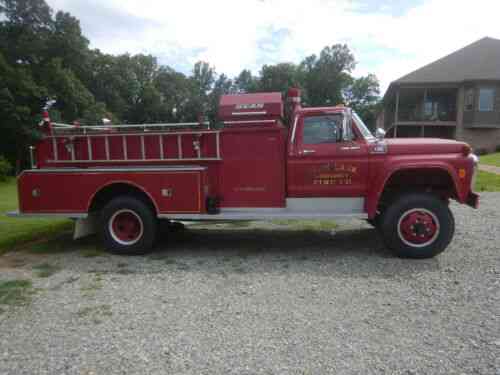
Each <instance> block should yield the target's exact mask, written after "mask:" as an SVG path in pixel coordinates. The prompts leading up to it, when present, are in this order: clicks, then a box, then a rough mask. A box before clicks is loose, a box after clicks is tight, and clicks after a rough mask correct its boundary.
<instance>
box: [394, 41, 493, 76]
mask: <svg viewBox="0 0 500 375" xmlns="http://www.w3.org/2000/svg"><path fill="white" fill-rule="evenodd" d="M475 80H500V40H499V39H493V38H488V37H486V38H483V39H480V40H478V41H476V42H474V43H472V44H469V45H468V46H466V47H464V48H462V49H459V50H458V51H455V52H453V53H451V54H450V55H448V56H445V57H443V58H441V59H439V60H437V61H434V62H433V63H430V64H428V65H425V66H424V67H422V68H420V69H417V70H415V71H414V72H411V73H409V74H407V75H405V76H403V77H401V78H399V79H398V80H396V81H394V82H393V84H400V83H403V84H404V83H448V82H463V81H475Z"/></svg>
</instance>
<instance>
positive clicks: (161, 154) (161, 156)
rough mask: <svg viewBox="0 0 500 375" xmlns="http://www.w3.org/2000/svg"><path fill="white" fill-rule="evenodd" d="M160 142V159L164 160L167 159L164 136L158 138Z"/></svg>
mask: <svg viewBox="0 0 500 375" xmlns="http://www.w3.org/2000/svg"><path fill="white" fill-rule="evenodd" d="M158 142H160V159H161V160H163V159H165V154H164V151H163V136H162V135H160V136H158Z"/></svg>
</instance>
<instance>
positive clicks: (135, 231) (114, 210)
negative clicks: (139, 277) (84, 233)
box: [101, 196, 157, 255]
mask: <svg viewBox="0 0 500 375" xmlns="http://www.w3.org/2000/svg"><path fill="white" fill-rule="evenodd" d="M156 226H157V220H156V217H155V215H154V212H153V210H152V209H151V208H150V207H148V205H146V204H145V203H144V202H142V201H141V200H139V199H136V198H134V197H129V196H124V197H117V198H115V199H113V200H111V201H110V202H109V203H108V204H107V205H106V206H105V207H104V209H103V210H102V213H101V231H102V232H101V233H102V238H103V241H104V245H105V247H106V249H107V250H108V251H110V252H112V253H116V254H127V255H137V254H145V253H147V252H149V251H150V250H151V248H152V247H153V243H154V240H155V237H156Z"/></svg>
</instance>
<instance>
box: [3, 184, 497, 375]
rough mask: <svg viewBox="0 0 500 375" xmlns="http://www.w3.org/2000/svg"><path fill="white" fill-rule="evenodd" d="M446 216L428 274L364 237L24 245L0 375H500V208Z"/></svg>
mask: <svg viewBox="0 0 500 375" xmlns="http://www.w3.org/2000/svg"><path fill="white" fill-rule="evenodd" d="M453 211H454V213H455V215H456V221H457V230H456V235H455V238H454V240H453V243H452V244H451V246H450V247H449V248H448V249H447V250H446V251H445V252H444V253H443V254H442V255H440V256H439V257H437V258H434V259H430V260H423V261H415V260H402V259H398V258H394V257H392V256H391V254H390V253H388V252H387V250H385V249H384V247H383V245H382V243H381V241H380V239H379V237H378V235H377V233H376V231H375V230H374V229H371V228H370V227H369V226H367V225H366V224H364V223H361V222H348V223H343V224H342V223H341V224H340V227H339V228H338V229H337V231H336V233H335V234H332V233H330V232H329V231H315V232H313V231H309V230H306V231H303V230H298V229H296V228H295V229H294V228H291V229H290V228H287V227H281V226H279V225H272V224H259V225H258V226H255V225H253V224H252V225H251V226H250V227H249V228H243V227H239V226H234V225H219V226H218V227H215V228H212V229H209V230H207V229H204V228H203V227H193V228H190V229H188V230H187V231H185V232H182V233H177V234H175V235H173V236H171V237H170V238H169V239H164V240H163V242H162V243H161V245H160V246H159V249H158V250H157V251H155V252H154V253H153V254H151V255H149V256H145V257H120V256H111V255H107V254H102V253H101V252H99V251H97V250H96V249H95V246H96V245H95V239H90V240H88V239H87V240H84V241H79V242H72V241H71V240H70V239H69V238H68V236H63V237H62V238H60V239H59V240H58V241H57V242H52V243H49V244H38V245H32V247H31V248H30V249H29V250H25V251H22V252H15V253H10V254H7V255H5V256H3V257H0V280H9V279H30V280H33V290H32V291H31V293H30V294H29V298H30V299H31V302H29V303H27V304H25V305H23V306H8V307H7V308H4V310H3V313H0V374H50V375H55V374H96V375H97V374H106V375H108V374H408V375H409V374H447V375H449V374H500V194H499V193H489V194H488V193H486V194H483V196H482V207H481V209H480V210H478V211H475V210H472V209H470V208H468V207H465V206H458V205H454V206H453ZM62 249H64V251H61V250H62Z"/></svg>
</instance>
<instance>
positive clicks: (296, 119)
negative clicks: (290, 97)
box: [290, 115, 299, 145]
mask: <svg viewBox="0 0 500 375" xmlns="http://www.w3.org/2000/svg"><path fill="white" fill-rule="evenodd" d="M298 121H299V115H295V119H294V120H293V127H292V138H291V140H290V143H291V144H292V145H293V144H294V142H295V132H296V130H297V122H298Z"/></svg>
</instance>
